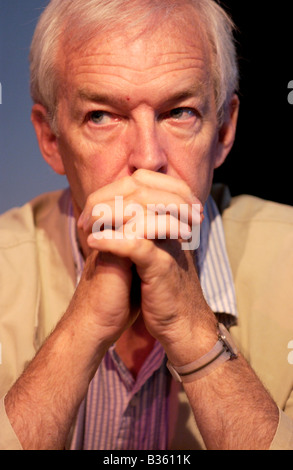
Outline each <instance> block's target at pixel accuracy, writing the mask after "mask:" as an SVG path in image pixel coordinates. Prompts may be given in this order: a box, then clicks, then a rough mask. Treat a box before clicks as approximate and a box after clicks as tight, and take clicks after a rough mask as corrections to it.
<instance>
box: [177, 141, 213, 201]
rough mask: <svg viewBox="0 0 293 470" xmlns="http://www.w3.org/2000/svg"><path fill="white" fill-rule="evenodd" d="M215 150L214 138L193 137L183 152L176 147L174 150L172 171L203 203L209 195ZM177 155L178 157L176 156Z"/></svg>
mask: <svg viewBox="0 0 293 470" xmlns="http://www.w3.org/2000/svg"><path fill="white" fill-rule="evenodd" d="M215 151H216V139H206V140H200V141H199V139H198V140H197V139H195V141H194V142H192V143H191V144H190V145H187V146H186V147H185V149H184V152H182V148H181V152H180V149H179V148H178V149H176V150H175V152H174V158H173V164H172V171H174V172H175V175H177V177H179V178H181V179H183V180H184V181H185V182H186V183H187V184H188V186H189V187H190V188H191V190H192V191H193V193H194V194H195V195H196V196H197V197H198V198H199V199H200V201H201V202H202V203H204V202H205V201H206V199H207V197H208V196H209V192H210V188H211V184H212V180H213V174H214V171H213V170H214V162H215ZM178 155H179V157H178Z"/></svg>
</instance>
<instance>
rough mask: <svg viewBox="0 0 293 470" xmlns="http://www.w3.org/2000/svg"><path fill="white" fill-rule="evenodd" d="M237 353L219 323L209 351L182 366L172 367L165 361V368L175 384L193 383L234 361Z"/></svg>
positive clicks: (228, 335)
mask: <svg viewBox="0 0 293 470" xmlns="http://www.w3.org/2000/svg"><path fill="white" fill-rule="evenodd" d="M237 352H238V351H237V348H236V345H235V343H234V341H233V339H232V337H231V335H230V333H229V332H228V330H227V329H226V327H225V326H224V325H223V324H222V323H219V324H218V341H217V343H216V344H215V346H214V347H213V349H211V351H209V352H208V353H207V354H205V355H204V356H202V357H200V358H199V359H197V360H196V361H194V362H191V363H189V364H186V365H184V366H174V365H173V364H171V362H170V361H167V367H168V369H169V371H170V373H171V375H172V376H173V378H174V379H175V380H176V381H177V382H193V381H194V380H198V379H200V378H202V377H204V376H206V375H209V374H210V373H211V372H213V371H214V370H215V369H217V368H218V367H219V366H220V365H221V364H223V363H224V362H226V361H229V360H230V359H236V358H237Z"/></svg>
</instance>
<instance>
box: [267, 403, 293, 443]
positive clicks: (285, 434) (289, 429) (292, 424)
mask: <svg viewBox="0 0 293 470" xmlns="http://www.w3.org/2000/svg"><path fill="white" fill-rule="evenodd" d="M270 450H293V419H292V418H290V417H289V416H288V415H286V414H285V413H284V412H283V411H282V410H280V416H279V425H278V428H277V431H276V434H275V437H274V439H273V442H272V444H271V447H270Z"/></svg>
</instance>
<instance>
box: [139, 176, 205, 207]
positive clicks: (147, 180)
mask: <svg viewBox="0 0 293 470" xmlns="http://www.w3.org/2000/svg"><path fill="white" fill-rule="evenodd" d="M132 178H133V179H134V180H135V181H137V182H138V183H140V184H143V185H145V186H148V187H149V188H151V189H159V190H162V188H164V191H167V192H170V193H173V194H179V195H181V196H182V197H183V198H184V199H185V200H186V202H188V203H190V204H196V203H198V204H200V201H199V200H198V198H197V197H196V196H195V195H194V194H193V193H192V191H191V189H190V188H189V186H188V185H187V183H185V181H183V180H182V179H179V178H175V177H173V176H170V175H166V174H164V173H157V172H154V171H150V170H144V169H140V170H136V171H135V172H134V173H133V175H132Z"/></svg>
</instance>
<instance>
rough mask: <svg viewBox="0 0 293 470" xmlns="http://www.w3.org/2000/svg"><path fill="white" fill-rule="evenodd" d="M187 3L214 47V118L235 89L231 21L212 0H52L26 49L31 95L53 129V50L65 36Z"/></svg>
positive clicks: (86, 35) (82, 36) (85, 34)
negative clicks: (46, 113) (197, 16)
mask: <svg viewBox="0 0 293 470" xmlns="http://www.w3.org/2000/svg"><path fill="white" fill-rule="evenodd" d="M185 5H190V6H191V7H193V8H194V10H195V12H196V13H197V14H198V15H199V18H200V20H201V22H202V25H203V28H204V31H205V33H206V34H207V37H208V40H209V42H210V46H211V51H212V79H213V85H214V92H215V100H216V105H217V112H218V120H219V122H221V121H222V118H223V116H224V114H225V110H226V105H227V104H228V103H229V101H230V99H231V97H232V95H233V93H234V92H235V91H236V90H237V89H238V66H237V59H236V50H235V44H234V37H233V30H234V25H233V22H232V20H231V18H230V17H229V16H228V14H227V13H226V12H225V11H224V10H223V8H222V7H221V6H220V5H219V4H218V3H216V1H214V0H51V1H50V3H49V4H48V6H47V7H46V9H45V10H44V12H43V13H42V15H41V17H40V19H39V22H38V24H37V27H36V30H35V33H34V36H33V40H32V44H31V51H30V70H31V96H32V99H33V101H34V102H35V103H40V104H42V105H43V106H44V107H45V108H46V109H47V112H48V115H49V116H50V121H51V125H52V128H53V129H54V128H55V131H56V120H55V118H56V109H57V104H58V103H57V96H58V67H57V54H58V50H59V47H60V44H62V42H61V41H62V38H63V37H64V35H65V36H67V37H73V41H74V43H75V42H78V41H79V42H85V41H87V40H89V39H91V38H93V37H94V36H95V35H96V34H97V32H101V31H106V30H110V29H111V28H112V29H113V28H117V26H121V25H123V26H124V25H125V26H126V25H127V27H131V26H134V25H139V24H145V22H146V21H148V22H149V21H151V22H152V23H151V24H152V25H154V23H155V19H156V18H158V16H159V14H160V15H162V14H163V15H165V16H168V15H170V14H171V12H172V11H174V9H175V8H178V7H182V6H183V7H184V6H185Z"/></svg>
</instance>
